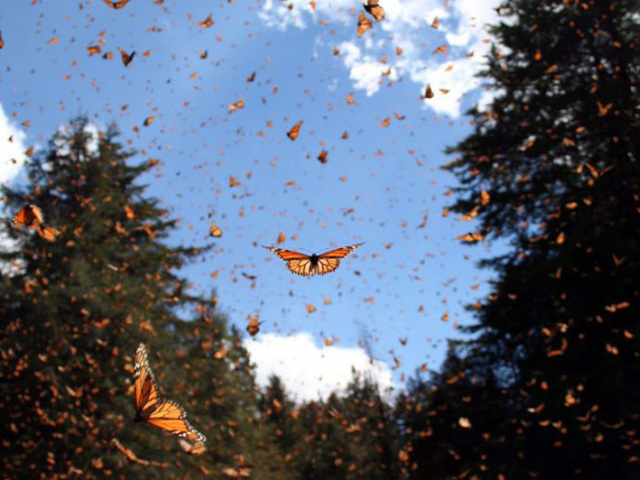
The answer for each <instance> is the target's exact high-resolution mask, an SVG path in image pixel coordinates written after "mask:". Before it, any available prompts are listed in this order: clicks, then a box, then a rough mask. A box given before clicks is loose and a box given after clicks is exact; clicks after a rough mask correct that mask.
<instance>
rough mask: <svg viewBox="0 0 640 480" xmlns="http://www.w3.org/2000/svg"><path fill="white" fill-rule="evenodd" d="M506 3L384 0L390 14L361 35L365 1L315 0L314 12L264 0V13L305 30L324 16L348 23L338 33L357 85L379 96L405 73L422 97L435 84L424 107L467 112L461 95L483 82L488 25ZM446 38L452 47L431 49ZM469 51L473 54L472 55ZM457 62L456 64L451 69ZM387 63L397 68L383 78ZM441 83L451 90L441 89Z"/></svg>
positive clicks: (300, 0) (301, 4)
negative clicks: (360, 16) (434, 25)
mask: <svg viewBox="0 0 640 480" xmlns="http://www.w3.org/2000/svg"><path fill="white" fill-rule="evenodd" d="M500 3H501V0H452V1H451V3H450V6H449V7H444V6H443V3H442V0H381V2H380V5H382V7H383V8H384V9H385V13H386V18H385V19H384V20H383V21H382V22H381V23H379V24H375V25H374V28H373V30H372V31H369V32H366V33H365V34H364V36H363V38H361V39H358V38H356V24H357V16H358V12H359V9H360V8H361V7H360V5H359V3H358V2H356V3H355V4H354V3H353V1H352V0H329V1H317V2H316V11H315V12H314V11H312V9H311V8H310V7H309V2H308V0H291V1H289V2H286V3H282V2H280V1H278V0H266V2H265V4H264V6H263V7H262V11H261V12H260V18H261V19H262V20H263V21H264V23H265V24H266V25H267V26H268V27H271V28H277V29H279V30H282V31H284V30H286V29H287V28H289V27H295V28H300V29H305V28H306V27H307V21H309V20H312V21H317V20H318V19H321V20H324V21H326V22H327V23H328V24H329V25H328V26H329V27H335V26H336V25H338V26H342V27H344V29H340V30H339V31H338V33H339V35H338V37H340V35H342V36H343V37H346V39H342V40H338V41H337V42H336V43H337V45H336V46H337V47H338V49H339V50H340V52H341V58H342V61H343V63H344V66H345V68H347V69H348V70H349V78H350V79H351V81H352V82H353V85H354V88H356V89H361V90H364V91H365V92H366V94H367V95H373V94H375V93H376V92H377V91H378V90H379V89H380V87H381V86H382V85H383V84H384V83H385V82H386V80H391V81H395V80H397V79H399V78H402V77H405V76H406V77H408V78H409V79H410V80H411V81H412V82H414V83H415V84H416V97H417V96H418V95H419V94H422V93H424V88H425V86H426V85H427V84H428V83H429V84H431V86H432V88H433V89H434V92H435V94H436V95H435V97H433V98H432V99H429V100H428V101H425V103H424V104H425V106H426V107H428V108H432V109H433V110H434V111H435V112H436V113H442V114H445V115H448V116H450V117H454V118H455V117H458V116H459V115H460V113H461V112H460V100H461V99H462V97H463V96H464V95H465V94H466V93H468V92H470V91H472V90H474V89H476V88H478V87H479V86H481V80H480V79H479V78H477V77H476V76H475V75H476V74H477V73H478V72H479V71H480V70H481V69H482V67H483V66H484V56H485V55H486V54H487V53H488V51H489V48H490V46H491V43H490V42H487V41H486V40H487V39H488V38H489V34H488V33H487V29H486V25H487V24H489V23H497V21H498V16H497V13H496V11H495V10H494V7H497V6H498V5H499V4H500ZM288 5H292V6H293V8H292V9H289V8H287V6H288ZM435 17H438V19H439V21H440V27H439V28H438V29H437V30H435V29H433V28H431V26H430V25H431V23H432V22H433V19H434V18H435ZM332 24H333V25H332ZM373 38H375V40H372V39H373ZM444 44H446V45H447V51H446V54H433V53H432V52H433V51H434V50H435V49H436V48H437V47H439V46H440V45H444ZM396 46H398V47H400V48H402V50H403V53H402V55H401V56H398V55H395V54H391V55H390V54H389V52H390V51H392V50H393V49H394V48H395V47H396ZM471 52H473V56H467V54H468V53H471ZM385 54H387V56H388V57H389V58H388V61H387V63H384V64H383V63H380V61H379V60H380V59H381V58H382V57H383V56H384V55H385ZM452 64H453V65H454V68H453V69H450V70H448V71H447V70H445V69H446V68H447V67H448V66H449V65H452ZM389 67H391V75H390V76H389V77H382V76H381V73H382V72H384V71H386V70H388V69H389ZM383 79H385V80H384V81H383ZM440 88H443V89H447V90H449V91H450V92H449V93H448V94H446V95H445V94H442V93H441V92H440V91H439V90H438V89H440ZM482 98H483V100H484V101H487V100H488V99H489V98H491V95H489V96H487V94H482Z"/></svg>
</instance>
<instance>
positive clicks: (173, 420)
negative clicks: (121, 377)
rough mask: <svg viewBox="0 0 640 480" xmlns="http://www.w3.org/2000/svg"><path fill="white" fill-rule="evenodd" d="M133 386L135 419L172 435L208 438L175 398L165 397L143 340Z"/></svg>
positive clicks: (137, 354) (197, 440)
mask: <svg viewBox="0 0 640 480" xmlns="http://www.w3.org/2000/svg"><path fill="white" fill-rule="evenodd" d="M133 376H134V379H135V383H134V386H133V391H134V399H135V405H136V416H135V419H134V421H135V422H146V423H148V424H150V425H153V426H155V427H158V428H161V429H162V430H164V431H166V432H169V433H170V434H172V435H178V436H179V437H182V438H186V439H188V440H191V441H195V442H206V441H207V438H206V437H205V436H204V435H203V434H202V433H200V432H198V431H197V430H196V429H195V428H193V427H192V426H191V424H190V423H189V422H188V421H187V419H186V417H187V413H186V412H185V411H184V409H183V408H182V407H181V406H180V405H178V404H177V403H175V402H172V401H171V400H162V398H161V397H160V392H159V390H158V384H157V383H156V379H155V377H154V376H153V372H152V371H151V368H150V367H149V360H148V358H147V349H146V348H145V346H144V345H143V344H140V346H139V347H138V350H137V351H136V363H135V368H134V374H133Z"/></svg>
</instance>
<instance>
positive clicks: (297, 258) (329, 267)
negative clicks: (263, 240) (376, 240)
mask: <svg viewBox="0 0 640 480" xmlns="http://www.w3.org/2000/svg"><path fill="white" fill-rule="evenodd" d="M362 245H364V243H358V244H356V245H351V246H349V247H342V248H336V249H335V250H330V251H328V252H326V253H322V254H320V255H316V254H315V253H314V254H313V255H305V254H304V253H298V252H295V251H293V250H283V249H281V248H275V247H264V248H266V249H267V250H269V251H271V252H273V253H275V254H276V255H277V256H279V257H280V258H281V259H282V260H284V261H285V262H287V268H288V269H289V271H290V272H291V273H295V274H296V275H301V276H303V277H310V276H312V275H325V274H327V273H330V272H333V271H334V270H335V269H336V268H338V267H339V266H340V260H341V259H343V258H344V257H346V256H347V255H349V254H350V253H351V252H353V251H354V250H355V249H356V248H358V247H360V246H362Z"/></svg>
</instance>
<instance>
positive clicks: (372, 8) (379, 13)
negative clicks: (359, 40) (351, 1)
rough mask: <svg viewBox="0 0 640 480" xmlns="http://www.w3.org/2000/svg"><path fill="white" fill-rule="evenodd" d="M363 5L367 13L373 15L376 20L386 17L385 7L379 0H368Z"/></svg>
mask: <svg viewBox="0 0 640 480" xmlns="http://www.w3.org/2000/svg"><path fill="white" fill-rule="evenodd" d="M363 6H364V9H365V10H366V11H367V13H368V14H369V15H371V16H372V17H373V19H374V20H375V21H376V22H379V21H380V20H382V19H383V18H384V8H382V7H381V6H380V5H378V0H367V3H365V4H364V5H363Z"/></svg>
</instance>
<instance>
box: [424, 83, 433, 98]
mask: <svg viewBox="0 0 640 480" xmlns="http://www.w3.org/2000/svg"><path fill="white" fill-rule="evenodd" d="M434 96H435V93H433V90H431V85H430V84H427V87H426V88H425V90H424V95H423V97H422V98H433V97H434Z"/></svg>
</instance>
